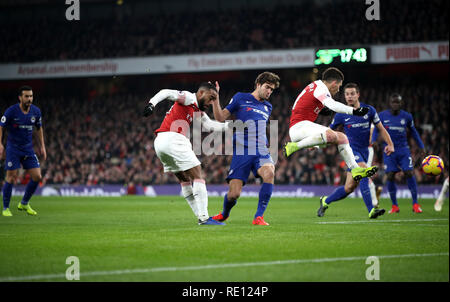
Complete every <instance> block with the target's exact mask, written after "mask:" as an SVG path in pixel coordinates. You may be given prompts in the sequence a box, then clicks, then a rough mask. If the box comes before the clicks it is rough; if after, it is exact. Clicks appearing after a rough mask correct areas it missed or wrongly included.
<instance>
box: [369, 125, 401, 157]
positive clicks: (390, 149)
mask: <svg viewBox="0 0 450 302" xmlns="http://www.w3.org/2000/svg"><path fill="white" fill-rule="evenodd" d="M373 131H374V132H375V131H378V132H379V134H380V136H381V138H382V139H383V140H384V141H385V142H386V144H387V145H386V147H385V148H384V153H386V155H391V154H392V153H393V152H395V149H394V143H393V142H392V139H391V136H390V135H389V133H388V132H387V130H386V128H384V126H383V124H382V123H381V122H379V123H378V124H376V129H375V130H373ZM378 132H377V133H376V135H377V137H378ZM372 136H373V134H372Z"/></svg>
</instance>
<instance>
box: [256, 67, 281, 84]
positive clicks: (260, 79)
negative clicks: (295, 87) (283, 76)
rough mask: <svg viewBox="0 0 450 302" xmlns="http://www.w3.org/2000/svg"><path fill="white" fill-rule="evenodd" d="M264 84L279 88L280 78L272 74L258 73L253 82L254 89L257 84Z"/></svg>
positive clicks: (266, 72) (268, 72) (267, 72)
mask: <svg viewBox="0 0 450 302" xmlns="http://www.w3.org/2000/svg"><path fill="white" fill-rule="evenodd" d="M265 83H270V84H273V85H275V88H278V87H280V77H279V76H278V75H276V74H274V73H273V72H270V71H264V72H263V73H260V74H259V75H258V76H257V77H256V80H255V88H256V86H257V85H258V84H260V85H264V84H265Z"/></svg>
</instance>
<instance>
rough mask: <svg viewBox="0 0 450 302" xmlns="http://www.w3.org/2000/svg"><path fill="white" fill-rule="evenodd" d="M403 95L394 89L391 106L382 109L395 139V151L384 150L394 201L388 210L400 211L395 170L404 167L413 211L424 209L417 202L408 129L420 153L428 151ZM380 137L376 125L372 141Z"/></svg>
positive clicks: (389, 188)
mask: <svg viewBox="0 0 450 302" xmlns="http://www.w3.org/2000/svg"><path fill="white" fill-rule="evenodd" d="M402 102H403V101H402V97H401V95H400V94H398V93H394V94H392V95H391V96H390V98H389V105H390V107H391V109H388V110H385V111H383V112H380V120H381V122H382V123H383V125H384V127H385V128H386V130H387V132H388V133H389V135H390V136H391V138H392V141H393V142H394V147H395V152H394V153H392V154H383V162H384V167H385V172H386V173H387V189H388V192H389V196H390V197H391V201H392V208H391V210H390V211H389V213H390V214H391V213H399V212H400V209H399V207H398V203H397V186H396V185H395V174H396V173H397V172H400V170H401V171H403V173H404V174H405V178H406V182H407V184H408V188H409V190H410V191H411V196H412V203H413V211H414V212H415V213H422V209H421V208H420V205H419V204H418V202H417V182H416V178H415V176H414V174H413V169H414V164H413V159H412V157H411V152H410V150H409V145H408V139H407V129H409V131H410V133H411V136H412V137H413V138H414V140H415V141H416V143H417V145H418V146H419V148H420V149H421V154H420V155H421V157H422V158H423V155H425V146H424V145H423V142H422V140H421V139H420V135H419V133H418V132H417V130H416V128H415V127H414V120H413V117H412V115H411V114H410V113H408V112H406V111H404V110H401V107H402ZM377 138H378V131H377V129H375V130H374V132H373V137H372V142H376V140H377Z"/></svg>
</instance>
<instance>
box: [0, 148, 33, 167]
mask: <svg viewBox="0 0 450 302" xmlns="http://www.w3.org/2000/svg"><path fill="white" fill-rule="evenodd" d="M20 165H22V166H23V168H24V169H25V170H28V169H33V168H39V167H40V165H39V160H38V158H37V156H36V154H35V153H34V152H33V151H27V152H24V151H21V150H18V149H15V148H8V147H6V162H5V170H17V169H20Z"/></svg>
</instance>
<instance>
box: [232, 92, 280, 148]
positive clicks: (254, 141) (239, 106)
mask: <svg viewBox="0 0 450 302" xmlns="http://www.w3.org/2000/svg"><path fill="white" fill-rule="evenodd" d="M225 108H226V109H227V110H228V111H229V112H230V113H231V114H234V115H235V117H236V120H237V121H242V122H243V123H245V125H246V127H245V128H244V129H243V131H242V129H237V130H236V131H235V133H234V135H233V148H234V149H235V148H236V146H239V145H241V146H243V147H244V148H245V149H248V152H249V154H250V153H251V150H250V149H252V148H253V147H255V148H256V153H257V154H260V153H261V152H260V151H261V150H265V151H264V152H267V153H268V148H267V143H268V140H267V135H266V129H267V123H268V122H269V117H270V114H271V112H272V104H270V103H269V102H268V101H267V100H264V101H258V100H257V99H255V97H254V96H253V95H252V94H251V93H242V92H238V93H236V94H235V95H234V96H233V98H232V99H231V101H230V103H229V104H228V105H227V106H226V107H225Z"/></svg>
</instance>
